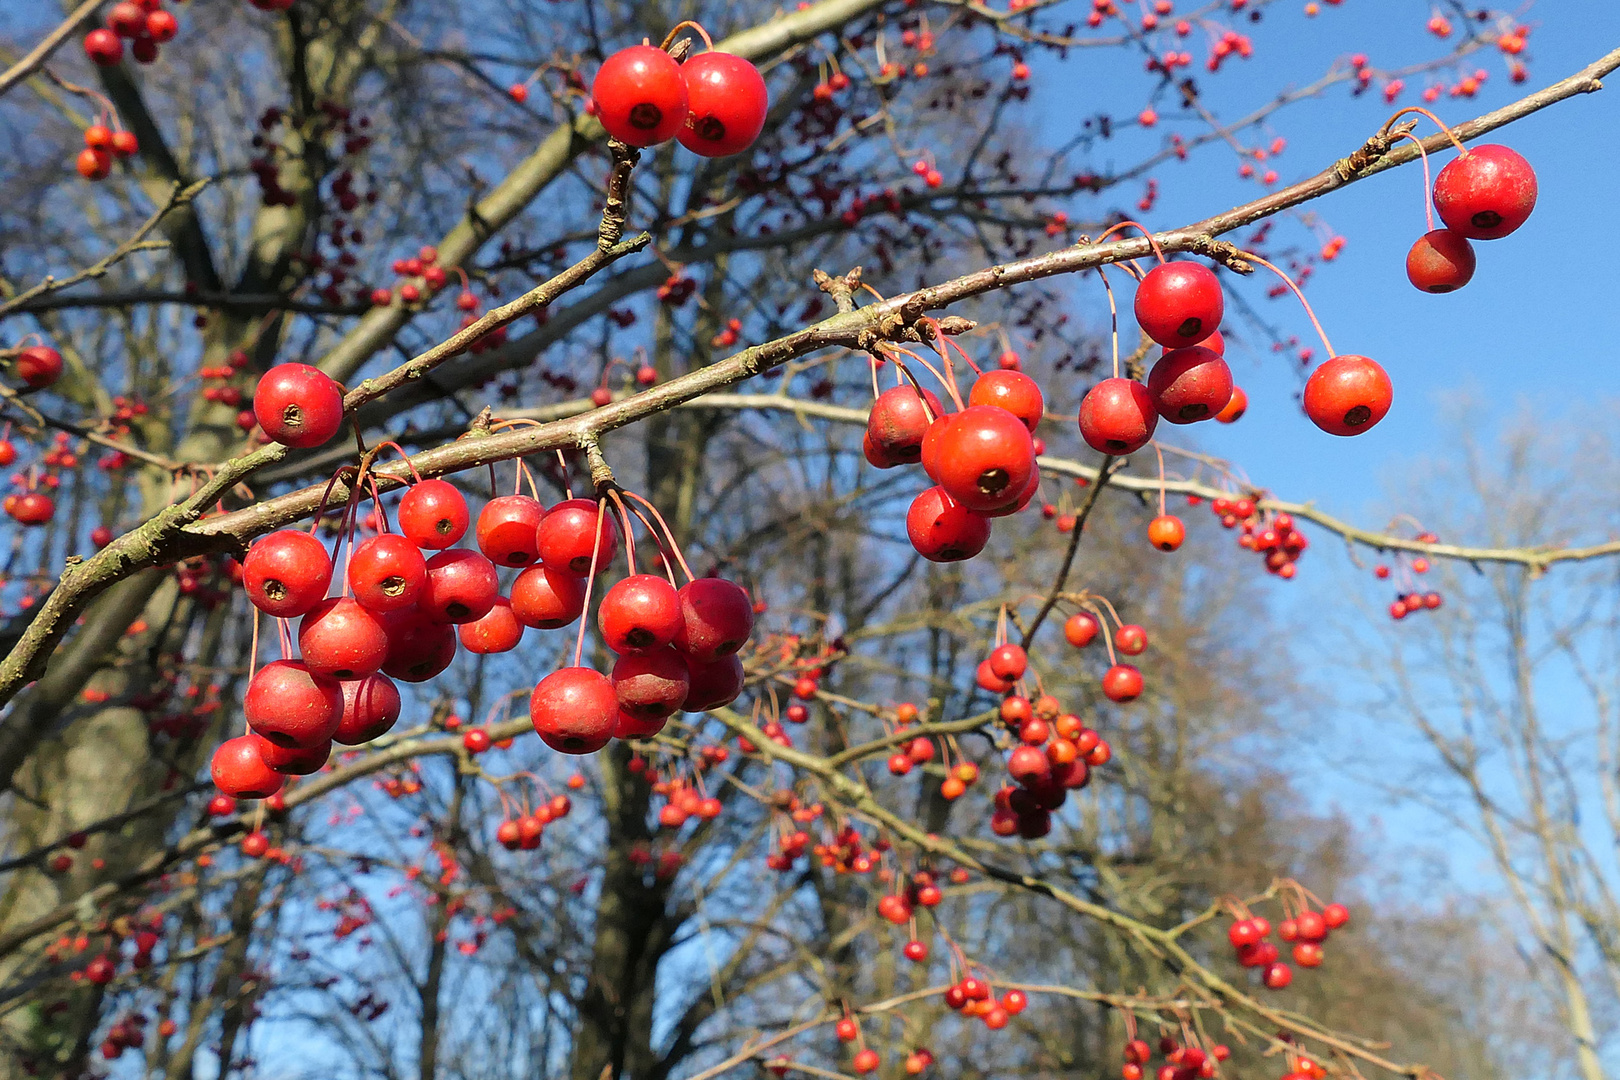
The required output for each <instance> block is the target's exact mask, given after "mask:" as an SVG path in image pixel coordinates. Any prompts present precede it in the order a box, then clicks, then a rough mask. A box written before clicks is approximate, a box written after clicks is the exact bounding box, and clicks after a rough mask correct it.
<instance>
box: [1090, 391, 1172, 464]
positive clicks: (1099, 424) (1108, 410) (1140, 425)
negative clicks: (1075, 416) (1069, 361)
mask: <svg viewBox="0 0 1620 1080" xmlns="http://www.w3.org/2000/svg"><path fill="white" fill-rule="evenodd" d="M1158 426H1159V413H1158V410H1157V409H1155V408H1154V404H1153V395H1152V394H1150V393H1149V392H1148V388H1147V387H1145V386H1143V385H1142V384H1141V383H1139V382H1137V381H1136V380H1135V379H1120V378H1115V379H1104V380H1103V381H1102V382H1100V383H1098V384H1097V385H1096V386H1093V387H1092V388H1091V389H1090V390H1088V391H1086V396H1085V397H1084V398H1083V399H1082V400H1081V402H1080V437H1081V438H1083V439H1085V440H1086V445H1087V446H1089V447H1091V448H1092V449H1093V450H1096V451H1097V452H1098V453H1102V454H1112V455H1114V456H1116V457H1117V456H1119V455H1122V454H1132V453H1135V452H1136V451H1138V450H1140V449H1142V447H1144V446H1146V445H1147V444H1148V440H1149V439H1151V438H1153V429H1154V428H1156V427H1158Z"/></svg>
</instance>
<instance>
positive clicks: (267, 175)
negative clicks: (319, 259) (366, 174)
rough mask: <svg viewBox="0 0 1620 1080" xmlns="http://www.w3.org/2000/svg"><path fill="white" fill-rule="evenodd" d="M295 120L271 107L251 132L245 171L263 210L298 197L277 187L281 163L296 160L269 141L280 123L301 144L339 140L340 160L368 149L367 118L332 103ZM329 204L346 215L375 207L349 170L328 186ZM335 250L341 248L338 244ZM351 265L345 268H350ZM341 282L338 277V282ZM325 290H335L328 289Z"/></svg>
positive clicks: (336, 226)
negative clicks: (338, 137)
mask: <svg viewBox="0 0 1620 1080" xmlns="http://www.w3.org/2000/svg"><path fill="white" fill-rule="evenodd" d="M299 119H300V118H299V117H297V116H295V115H291V114H289V113H288V111H287V110H285V109H281V108H278V107H276V106H271V107H270V108H267V109H265V110H264V112H263V113H262V114H260V116H259V130H258V131H256V132H254V134H253V138H252V140H251V141H252V145H253V148H254V149H255V150H257V151H259V153H258V154H256V155H255V156H254V157H253V159H252V160H251V161H249V162H248V168H249V169H250V170H251V171H252V173H253V175H254V177H255V178H256V179H257V180H258V181H259V198H260V201H261V202H262V203H263V204H264V205H265V206H297V205H298V195H297V194H296V193H295V192H293V191H290V190H288V189H287V188H285V187H283V186H282V185H281V162H283V161H291V160H294V159H295V158H296V157H297V151H294V150H291V149H289V148H288V147H286V146H285V145H284V144H283V143H281V142H279V141H278V140H276V139H275V138H274V137H273V134H272V133H273V132H274V130H275V128H276V126H277V125H279V124H281V123H282V121H284V120H285V121H287V122H288V124H289V132H288V133H289V134H292V131H293V129H294V128H296V131H297V133H298V134H299V136H300V137H301V139H302V140H304V141H306V142H307V143H315V142H319V141H324V140H325V139H326V138H327V137H328V136H330V135H332V134H334V133H335V134H338V135H341V136H342V137H343V141H342V144H341V152H342V154H343V155H344V156H350V155H354V154H358V153H360V152H361V151H363V150H365V149H366V148H367V147H369V146H370V145H371V136H370V135H368V134H366V131H367V130H368V129H369V128H370V127H371V118H370V117H367V116H360V117H356V116H355V115H354V113H353V111H352V110H351V109H350V108H349V107H348V106H346V105H340V104H338V103H337V102H335V101H321V102H317V103H316V106H315V112H314V114H313V115H311V116H309V117H307V118H304V119H303V122H302V123H299V122H298V121H299ZM331 196H332V202H333V203H334V204H335V205H336V207H337V208H338V209H339V210H342V211H343V212H344V213H349V212H351V211H353V210H354V209H355V208H356V207H358V206H359V205H360V203H361V201H362V199H363V200H364V201H365V202H366V203H368V204H375V203H376V201H377V192H376V190H375V189H373V190H371V191H368V192H366V193H365V195H364V196H362V195H360V193H359V192H357V191H355V190H354V172H353V170H352V169H343V170H342V171H340V172H338V173H337V174H336V175H335V176H334V177H333V179H332V182H331ZM332 227H333V230H334V237H333V239H334V241H335V242H337V241H338V238H339V237H341V235H342V234H341V228H342V223H341V222H339V221H334V222H333V224H332ZM338 246H342V245H341V243H340V242H339V243H338ZM352 264H353V263H352V257H351V262H349V263H346V264H345V265H352ZM342 280H343V279H342V277H341V276H339V278H338V281H339V282H341V281H342ZM328 287H329V288H333V287H335V285H333V286H328Z"/></svg>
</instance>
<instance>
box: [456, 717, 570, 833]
mask: <svg viewBox="0 0 1620 1080" xmlns="http://www.w3.org/2000/svg"><path fill="white" fill-rule="evenodd" d="M467 734H468V735H471V734H472V732H468V733H467ZM488 738H489V737H488V736H487V735H486V736H485V741H486V744H487V741H488ZM573 808H574V803H573V800H572V799H570V798H569V797H568V796H567V795H553V796H552V797H551V798H549V799H547V800H545V801H544V802H542V803H540V804H539V805H538V806H536V807H535V808H534V812H533V813H531V814H521V815H519V816H517V817H515V818H507V819H506V820H505V821H502V822H501V823H500V824H499V825H498V826H496V827H495V840H496V842H497V843H499V844H500V845H501V847H503V848H505V849H506V850H507V851H533V850H534V849H535V848H537V847H539V846H540V838H541V836H542V835H544V834H545V831H546V826H547V825H550V824H551V823H552V822H553V821H560V820H562V819H563V818H565V817H567V816H568V814H569V811H571V810H573Z"/></svg>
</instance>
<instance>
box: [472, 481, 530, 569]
mask: <svg viewBox="0 0 1620 1080" xmlns="http://www.w3.org/2000/svg"><path fill="white" fill-rule="evenodd" d="M545 516H546V508H545V507H543V506H541V505H540V504H539V503H538V502H536V501H535V500H533V499H531V498H529V497H528V496H527V495H503V496H501V497H500V498H498V499H491V500H490V501H489V502H487V503H485V504H484V508H483V510H481V511H479V513H478V550H480V551H482V552H483V553H484V554H485V555H487V556H489V561H490V562H492V563H494V564H495V565H496V566H528V565H529V564H530V563H532V562H534V560H535V559H537V558H539V556H540V540H539V532H540V520H541V519H542V518H544V517H545Z"/></svg>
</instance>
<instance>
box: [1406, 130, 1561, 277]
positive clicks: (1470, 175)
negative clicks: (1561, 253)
mask: <svg viewBox="0 0 1620 1080" xmlns="http://www.w3.org/2000/svg"><path fill="white" fill-rule="evenodd" d="M1433 195H1434V208H1435V210H1436V212H1438V213H1439V215H1440V220H1441V221H1443V222H1445V223H1446V227H1445V228H1443V229H1435V230H1433V231H1432V232H1428V233H1425V234H1424V235H1423V236H1421V237H1419V239H1418V241H1417V243H1415V244H1413V245H1412V250H1411V251H1409V252H1407V255H1406V276H1407V279H1408V280H1410V281H1411V282H1412V284H1413V285H1415V286H1417V287H1418V288H1420V289H1422V290H1423V291H1424V292H1431V293H1448V292H1453V291H1455V290H1457V289H1460V288H1462V287H1463V286H1464V285H1466V284H1468V282H1469V281H1470V280H1471V279H1472V278H1473V276H1474V266H1475V257H1474V247H1473V245H1472V244H1470V243H1469V241H1470V240H1499V239H1501V238H1502V237H1504V236H1506V235H1508V234H1509V233H1511V232H1513V231H1514V230H1515V229H1517V228H1518V227H1519V226H1520V225H1523V224H1524V223H1525V221H1526V220H1527V219H1528V218H1529V217H1530V212H1531V211H1532V210H1534V209H1535V208H1536V195H1537V183H1536V172H1535V170H1534V169H1532V168H1531V167H1530V163H1529V162H1528V161H1526V160H1525V159H1524V158H1523V157H1522V156H1520V155H1519V154H1518V153H1516V152H1515V151H1513V150H1510V149H1508V148H1507V147H1505V146H1497V145H1489V146H1479V147H1475V148H1474V149H1472V150H1469V151H1467V152H1466V153H1464V154H1462V155H1461V156H1460V157H1457V158H1456V159H1454V160H1453V161H1452V162H1451V163H1450V164H1448V165H1447V166H1446V167H1445V168H1444V169H1441V170H1440V175H1439V176H1437V177H1436V178H1435V181H1434V192H1433Z"/></svg>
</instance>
